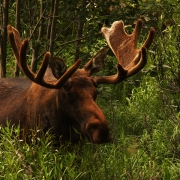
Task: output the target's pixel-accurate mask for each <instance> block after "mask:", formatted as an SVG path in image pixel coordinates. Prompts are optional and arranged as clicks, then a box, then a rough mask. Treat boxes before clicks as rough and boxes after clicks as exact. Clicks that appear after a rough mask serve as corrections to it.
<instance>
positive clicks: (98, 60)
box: [84, 48, 107, 75]
mask: <svg viewBox="0 0 180 180" xmlns="http://www.w3.org/2000/svg"><path fill="white" fill-rule="evenodd" d="M106 56H107V49H106V48H103V49H101V50H100V51H99V52H98V53H97V54H96V55H95V56H94V57H93V58H92V59H91V60H89V61H88V62H87V63H86V65H85V66H84V69H85V71H86V72H87V73H89V75H92V74H94V73H97V72H99V71H101V69H102V68H103V67H104V59H105V58H106Z"/></svg>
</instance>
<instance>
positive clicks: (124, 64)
mask: <svg viewBox="0 0 180 180" xmlns="http://www.w3.org/2000/svg"><path fill="white" fill-rule="evenodd" d="M141 28H142V20H141V19H139V20H137V23H136V26H135V29H134V31H133V32H132V34H130V35H129V34H127V33H126V32H125V30H124V23H123V21H116V22H114V23H113V24H112V26H111V28H106V27H103V28H102V29H101V32H102V33H103V35H104V37H105V39H106V41H107V43H108V45H109V47H110V48H111V50H112V51H113V53H114V54H115V56H116V58H117V59H118V65H117V70H118V72H117V74H116V75H113V76H100V77H95V80H96V82H97V84H101V83H111V84H115V83H119V82H121V81H122V80H124V79H126V78H128V77H130V76H132V75H134V74H136V73H137V72H139V71H140V70H141V69H142V68H143V67H144V66H145V64H146V62H147V49H148V48H149V47H150V45H151V43H152V41H153V39H154V36H155V30H154V29H153V28H151V29H150V31H149V34H148V37H147V39H146V41H145V42H144V44H143V45H142V47H141V48H140V49H138V48H137V43H138V37H139V34H140V31H141Z"/></svg>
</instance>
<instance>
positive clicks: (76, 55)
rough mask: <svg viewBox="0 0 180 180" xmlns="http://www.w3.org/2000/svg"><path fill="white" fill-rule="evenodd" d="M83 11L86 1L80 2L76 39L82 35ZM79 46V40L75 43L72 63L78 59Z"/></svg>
mask: <svg viewBox="0 0 180 180" xmlns="http://www.w3.org/2000/svg"><path fill="white" fill-rule="evenodd" d="M85 9H86V0H82V14H81V15H80V16H79V18H78V29H77V35H76V39H79V38H81V37H82V35H83V28H84V15H83V13H84V12H85ZM80 44H81V40H78V41H76V43H75V48H76V49H75V57H74V62H76V61H77V60H78V59H79V52H80Z"/></svg>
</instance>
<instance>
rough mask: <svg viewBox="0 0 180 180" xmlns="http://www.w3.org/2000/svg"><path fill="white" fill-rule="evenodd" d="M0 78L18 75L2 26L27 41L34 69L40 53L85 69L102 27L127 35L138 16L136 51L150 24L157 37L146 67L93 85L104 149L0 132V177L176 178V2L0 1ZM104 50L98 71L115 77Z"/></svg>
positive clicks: (179, 121)
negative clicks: (122, 29) (107, 137)
mask: <svg viewBox="0 0 180 180" xmlns="http://www.w3.org/2000/svg"><path fill="white" fill-rule="evenodd" d="M0 14H1V15H0V18H1V19H0V32H1V33H0V77H7V78H8V77H12V76H21V75H22V74H21V72H20V71H19V68H18V66H17V64H16V63H15V58H14V56H13V52H12V49H11V48H10V45H9V42H8V38H7V29H6V27H7V24H10V25H12V26H14V27H15V28H16V29H18V30H19V32H20V34H21V37H22V39H24V38H30V39H31V40H30V45H29V46H30V47H29V50H28V60H29V66H31V68H32V70H33V71H34V72H36V71H37V69H38V67H39V65H40V64H41V60H42V57H43V55H44V53H45V52H46V51H50V52H51V54H52V55H57V56H59V57H61V58H62V59H64V60H65V62H66V64H67V66H68V67H70V66H71V65H72V64H73V62H74V61H76V60H77V59H78V58H81V59H82V64H85V63H86V62H87V61H88V60H89V59H90V58H91V57H92V56H93V55H94V54H95V53H96V52H97V51H99V50H100V49H101V48H102V47H104V46H107V44H106V42H105V40H104V38H103V36H102V34H101V33H100V29H101V27H102V26H106V27H110V26H111V24H112V23H113V22H114V21H117V20H123V21H124V23H125V25H126V31H127V33H131V32H132V31H133V28H134V25H135V22H136V21H137V19H139V18H141V19H142V20H143V22H144V23H143V29H142V32H141V35H140V38H139V46H141V43H143V42H144V40H145V39H146V37H147V33H148V31H149V29H150V27H154V28H155V29H156V36H155V40H154V41H153V44H152V45H151V47H150V49H149V51H148V63H147V64H146V66H145V68H144V69H143V70H141V71H140V72H139V73H138V74H136V75H135V76H133V77H131V78H129V79H127V80H125V81H124V82H122V83H120V84H119V85H102V86H100V87H99V89H98V90H99V96H98V99H97V103H98V105H99V106H100V107H101V109H102V110H103V111H104V113H105V115H106V117H107V119H108V120H109V123H110V126H111V134H112V137H113V141H112V142H111V143H109V144H106V145H93V144H91V143H89V142H86V143H84V144H83V145H80V144H78V145H73V146H72V145H68V144H66V145H64V146H62V147H60V148H58V149H55V148H54V147H53V145H52V143H51V136H48V137H44V139H43V140H39V139H34V140H33V139H32V144H31V145H28V144H26V143H23V144H22V142H21V140H20V139H19V136H18V135H19V128H18V127H17V128H13V127H8V126H7V127H4V128H2V127H1V134H0V136H1V141H0V179H8V180H9V179H13V180H15V179H18V180H19V179H46V180H47V179H93V180H94V179H97V180H99V179H102V180H103V179H106V180H109V179H113V180H114V179H117V180H119V179H143V180H144V179H148V180H149V179H179V178H180V60H179V58H180V1H179V0H172V1H169V0H163V1H161V0H126V1H123V0H107V1H103V0H98V1H96V0H94V1H93V0H90V1H88V0H79V1H78V0H75V1H70V0H66V1H60V0H51V1H48V0H43V1H40V0H38V1H37V0H27V1H22V0H17V1H14V0H0ZM116 63H117V60H116V59H115V56H114V55H113V53H112V52H111V50H110V49H109V51H108V57H107V60H106V66H105V69H104V70H103V71H102V72H101V74H106V75H111V74H114V73H115V72H116V68H115V67H116Z"/></svg>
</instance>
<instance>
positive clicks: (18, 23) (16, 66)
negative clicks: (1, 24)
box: [14, 0, 21, 77]
mask: <svg viewBox="0 0 180 180" xmlns="http://www.w3.org/2000/svg"><path fill="white" fill-rule="evenodd" d="M20 4H21V0H17V1H16V24H15V27H16V29H17V30H18V31H19V32H20V8H21V6H20ZM19 71H20V69H19V66H18V64H17V62H16V64H15V71H14V76H15V77H17V76H19Z"/></svg>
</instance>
